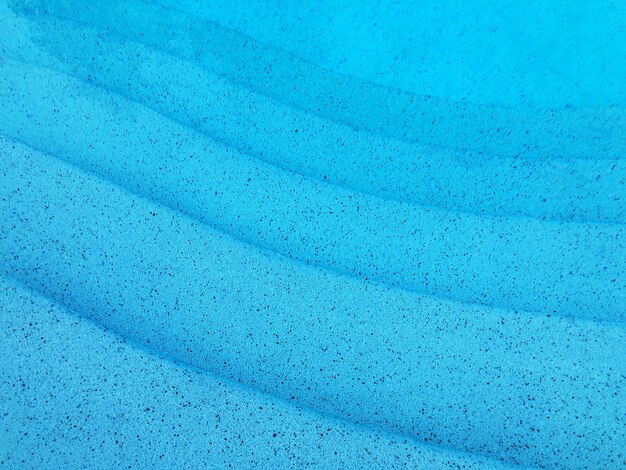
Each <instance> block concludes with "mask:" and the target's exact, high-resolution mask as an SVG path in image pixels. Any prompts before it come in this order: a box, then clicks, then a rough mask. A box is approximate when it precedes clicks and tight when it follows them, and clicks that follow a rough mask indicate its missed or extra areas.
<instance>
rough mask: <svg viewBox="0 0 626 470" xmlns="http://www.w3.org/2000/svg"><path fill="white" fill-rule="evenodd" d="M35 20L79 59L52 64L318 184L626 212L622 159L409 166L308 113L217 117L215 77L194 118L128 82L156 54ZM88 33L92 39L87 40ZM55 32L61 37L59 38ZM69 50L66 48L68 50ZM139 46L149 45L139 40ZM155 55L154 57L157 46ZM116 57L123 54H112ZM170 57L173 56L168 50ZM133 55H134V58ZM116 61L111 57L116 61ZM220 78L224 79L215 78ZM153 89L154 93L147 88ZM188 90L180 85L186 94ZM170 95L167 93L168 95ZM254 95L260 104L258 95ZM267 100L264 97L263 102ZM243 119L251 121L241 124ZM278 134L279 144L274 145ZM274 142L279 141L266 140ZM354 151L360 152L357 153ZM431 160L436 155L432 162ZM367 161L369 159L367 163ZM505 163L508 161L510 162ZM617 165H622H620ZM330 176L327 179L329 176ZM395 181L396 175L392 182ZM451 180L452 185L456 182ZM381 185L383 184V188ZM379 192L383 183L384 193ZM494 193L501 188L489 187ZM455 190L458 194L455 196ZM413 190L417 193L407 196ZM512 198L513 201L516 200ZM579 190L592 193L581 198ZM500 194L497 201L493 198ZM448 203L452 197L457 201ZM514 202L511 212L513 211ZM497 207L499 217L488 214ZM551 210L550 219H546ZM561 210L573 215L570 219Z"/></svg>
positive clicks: (484, 204) (482, 203)
mask: <svg viewBox="0 0 626 470" xmlns="http://www.w3.org/2000/svg"><path fill="white" fill-rule="evenodd" d="M59 22H61V23H59ZM63 23H69V24H70V25H72V26H69V27H64V25H63ZM39 26H40V27H41V28H42V34H43V37H45V41H43V43H42V45H43V46H44V47H45V48H46V49H52V48H53V45H52V44H51V43H56V44H57V47H60V48H61V49H60V50H58V51H52V53H53V54H54V55H55V56H56V57H59V58H60V60H65V61H66V62H67V59H64V58H65V57H68V56H71V57H73V59H72V60H71V64H72V65H69V64H68V66H67V67H63V66H59V65H58V64H49V65H48V67H49V68H51V69H53V70H55V71H60V72H62V73H69V74H70V75H72V76H74V77H75V78H77V79H79V80H81V81H83V82H86V83H88V84H89V85H92V86H99V87H102V88H104V89H106V90H107V91H110V92H115V94H117V95H120V96H122V97H123V98H125V99H127V100H131V101H135V102H137V103H139V104H141V105H143V106H146V107H148V108H150V109H152V110H154V111H156V112H158V113H160V114H162V115H164V116H166V117H167V118H168V119H170V120H173V121H175V122H178V123H179V124H181V125H183V126H185V127H188V128H191V129H193V130H196V131H199V132H201V133H203V134H204V135H207V136H208V137H209V138H211V139H212V140H215V141H218V142H220V143H222V144H224V145H227V146H232V147H234V148H236V149H237V150H240V151H242V152H245V153H247V154H248V155H250V156H251V157H254V158H258V159H260V160H263V161H265V162H266V163H269V164H271V165H274V166H277V167H279V168H281V169H283V170H287V171H292V172H295V173H299V174H302V175H305V176H307V177H311V178H314V179H317V180H319V181H324V182H327V183H334V184H336V185H338V186H340V187H344V188H349V189H352V190H354V191H357V192H360V193H363V194H369V195H372V196H375V197H380V198H382V199H386V200H391V201H394V200H395V201H404V202H410V203H415V204H419V205H420V206H422V207H436V208H442V209H448V210H454V211H455V212H461V213H467V214H474V215H482V216H485V215H487V216H494V217H497V216H501V217H516V216H522V217H529V216H530V217H533V218H536V219H538V220H559V221H560V220H567V221H573V222H583V223H589V222H596V223H611V222H619V219H621V218H622V212H623V208H621V205H620V204H619V200H620V188H621V187H623V185H624V179H623V178H622V179H621V180H620V177H619V174H620V173H624V172H625V171H626V170H624V171H622V170H620V168H619V165H620V162H619V161H616V160H607V161H602V160H575V161H573V162H568V163H567V164H566V163H564V162H562V161H558V160H557V161H554V160H549V161H539V160H523V159H497V160H495V161H494V160H492V159H488V160H485V161H482V162H480V161H478V162H474V163H471V164H468V162H467V161H465V162H463V161H458V157H457V156H455V155H451V156H450V155H445V156H443V155H438V154H437V153H436V151H435V154H434V155H433V154H431V155H428V158H422V157H419V158H418V159H417V160H416V161H415V162H413V163H410V165H409V166H410V168H409V167H406V166H402V163H401V162H402V160H398V156H401V155H404V154H407V155H408V154H410V153H413V154H415V155H419V154H420V153H422V152H421V149H419V148H409V149H405V148H404V147H403V144H400V143H397V144H392V143H388V142H377V143H376V144H374V145H372V143H363V142H364V139H365V137H364V136H362V137H360V138H359V137H358V134H354V135H351V134H349V133H348V134H344V135H342V134H341V130H342V129H341V128H340V129H339V131H340V133H339V134H338V135H339V137H338V136H337V135H335V134H334V133H328V130H327V129H329V126H328V122H329V121H327V122H326V125H325V124H324V122H323V121H322V122H320V123H317V122H313V126H314V127H311V126H310V123H308V124H307V123H306V122H302V116H298V119H294V120H293V122H290V123H289V124H290V125H288V124H287V123H285V124H284V125H282V124H279V125H274V124H269V125H266V124H265V122H266V121H267V122H276V119H274V118H278V119H280V113H281V110H280V109H276V110H274V109H272V113H274V114H278V116H271V118H270V119H266V118H265V117H264V116H262V115H259V117H258V118H257V119H256V120H255V119H254V118H249V116H250V115H251V114H253V113H240V114H237V112H235V113H234V114H233V115H232V116H231V115H230V114H231V113H227V112H224V114H223V115H220V111H219V103H214V102H211V100H212V99H213V100H215V99H219V98H220V96H221V94H222V93H223V94H224V95H228V102H229V103H230V102H231V101H235V102H236V100H237V99H238V98H236V97H235V96H233V95H234V94H235V93H236V92H237V91H238V90H232V89H228V88H226V89H223V88H221V86H223V85H220V83H219V82H214V81H209V82H205V81H202V82H198V83H196V85H195V86H197V87H198V88H199V89H202V90H210V89H211V87H217V89H216V90H215V92H212V93H213V95H214V96H204V97H203V103H205V104H206V103H211V106H210V107H209V108H206V107H204V108H202V109H207V112H206V113H205V112H203V111H202V110H199V111H196V116H194V115H193V113H194V111H192V109H195V107H194V106H195V105H193V106H192V103H190V105H189V106H185V104H184V103H183V104H181V103H180V102H178V101H177V98H176V96H177V95H178V94H179V93H178V92H177V90H172V89H171V87H170V89H168V87H164V86H163V85H162V84H160V83H158V82H156V83H155V82H154V81H151V82H150V81H149V83H148V84H146V83H145V82H141V84H140V86H135V85H132V84H133V82H134V80H139V79H142V80H146V75H145V73H144V74H143V77H142V76H141V67H142V61H147V63H149V64H150V67H151V68H153V67H154V63H155V61H156V59H155V58H154V57H153V56H145V55H144V56H142V55H141V54H140V52H139V51H137V50H136V49H135V50H129V51H128V53H127V54H128V56H127V57H126V56H125V55H124V54H126V53H125V52H121V51H124V50H125V49H126V48H128V46H127V45H126V44H121V43H114V44H112V45H111V47H110V48H106V49H103V48H104V47H105V46H104V44H105V43H106V42H107V40H106V39H105V38H103V37H102V35H101V34H98V33H97V32H93V29H92V28H90V27H88V26H82V27H79V25H77V24H75V23H73V22H72V21H69V20H58V21H53V22H52V24H48V22H47V21H46V20H44V19H40V22H39ZM79 28H82V34H79V33H77V30H78V29H79ZM85 35H88V36H87V38H85ZM90 35H93V36H90ZM55 36H56V37H57V38H58V40H57V39H55ZM86 40H87V41H89V44H86V43H85V41H86ZM59 43H60V44H59ZM93 43H95V44H96V46H95V47H96V49H95V50H93V51H92V50H91V48H93V47H94V46H93ZM73 44H80V45H81V47H80V49H78V50H77V49H75V48H73ZM67 45H69V46H67ZM64 46H65V49H64V48H63V47H64ZM67 47H69V50H66V49H67ZM138 47H144V46H139V45H138ZM148 50H149V49H148ZM83 51H84V52H83ZM154 53H157V54H158V52H156V51H154ZM119 54H122V56H121V57H120V58H119V59H115V57H116V56H117V55H119ZM79 55H84V56H85V58H84V59H83V61H85V60H86V61H87V62H86V64H87V65H86V68H85V67H82V66H81V65H80V63H79V61H80V59H79ZM164 55H165V56H166V57H170V56H169V54H167V53H165V54H164ZM131 56H132V60H130V59H131ZM95 57H102V58H103V59H102V60H103V61H105V63H104V64H103V65H102V66H100V65H96V64H98V61H99V60H100V59H97V60H96V59H95ZM87 59H89V60H87ZM111 60H112V61H113V63H110V61H111ZM116 60H117V61H116ZM174 60H176V59H174ZM38 62H39V61H38ZM126 64H134V65H132V66H131V67H130V68H129V74H130V75H129V77H128V79H124V77H120V80H119V81H117V82H116V79H115V78H113V76H114V74H113V73H111V70H112V69H115V70H120V65H121V69H122V70H123V68H124V67H127V65H126ZM35 65H37V66H39V65H41V64H39V63H38V64H35ZM168 65H169V67H165V71H170V70H172V69H175V68H176V65H177V64H168ZM81 67H82V68H81ZM103 67H104V68H103ZM193 67H195V66H193ZM67 69H69V70H67ZM198 70H201V69H197V70H185V71H184V73H183V72H181V74H180V78H179V81H178V82H176V83H177V85H178V86H183V87H184V86H185V83H186V82H189V81H190V80H192V83H193V76H194V75H196V73H201V72H198ZM145 72H146V73H149V74H151V75H154V76H156V77H158V78H157V80H170V81H172V80H173V79H175V78H176V76H174V77H172V76H171V75H167V76H164V75H166V74H164V73H155V72H154V70H152V69H147V70H146V71H145ZM148 80H150V79H148ZM215 80H219V79H217V78H215ZM187 86H188V85H187ZM160 88H163V94H161V93H156V92H154V91H153V90H158V89H160ZM147 90H151V91H150V92H148V91H147ZM182 93H183V92H182V91H181V93H180V94H181V96H182ZM165 96H166V97H167V98H163V97H165ZM193 96H195V95H193ZM257 96H258V95H257ZM180 99H182V100H189V99H191V100H193V99H194V98H189V97H187V98H183V97H181V98H180ZM245 99H247V97H246V98H245ZM252 99H253V100H254V98H252ZM159 100H164V101H159ZM264 104H265V103H261V105H264ZM216 105H217V109H216V110H214V111H213V110H212V108H213V107H215V106H216ZM237 106H241V107H242V108H243V107H244V106H246V102H245V100H241V103H238V104H237ZM257 106H258V104H257V103H255V102H254V101H251V102H249V103H247V107H248V108H250V107H257ZM198 108H199V109H200V102H198ZM170 109H174V111H170ZM209 113H210V114H209ZM246 119H247V120H248V121H246ZM240 120H241V122H242V123H245V125H243V126H240V123H239V121H240ZM221 121H223V123H222V122H221ZM246 126H249V127H250V128H254V129H256V130H257V132H255V133H254V134H253V135H251V134H250V133H247V132H245V133H241V132H239V131H238V128H239V127H246ZM263 126H265V127H263ZM299 127H300V128H302V127H304V129H303V131H304V132H303V133H304V134H305V135H304V136H303V137H302V138H298V139H293V135H294V132H293V128H296V129H297V128H299ZM309 127H311V128H309ZM313 128H314V129H315V130H314V131H313V133H312V132H311V129H313ZM346 129H347V128H346ZM320 131H321V132H320ZM257 133H258V134H262V137H260V138H257V137H256V135H257ZM281 136H282V138H281ZM277 137H278V138H279V140H278V142H279V144H276V143H274V142H276V138H277ZM336 139H340V140H341V144H340V145H334V141H335V140H336ZM250 142H252V143H250ZM270 142H272V143H273V144H271V145H270ZM326 142H330V145H334V148H333V152H339V153H337V154H336V155H335V154H334V153H333V155H332V157H331V156H330V154H329V153H328V151H327V147H328V145H327V143H326ZM346 143H347V145H346ZM389 144H390V145H391V148H390V145H389ZM348 147H349V148H351V149H352V148H354V151H347V150H345V149H347V148H348ZM373 149H375V150H373ZM428 151H432V150H426V152H428ZM299 155H303V156H304V155H306V158H303V159H302V161H301V162H298V158H299V157H298V156H299ZM356 155H359V157H358V158H356ZM374 155H376V157H374ZM370 156H371V157H370ZM311 157H312V158H311ZM381 157H382V158H381ZM432 157H434V161H433V158H432ZM370 158H371V161H370V160H368V159H370ZM364 159H365V160H364ZM455 159H456V160H457V161H455ZM388 160H389V161H388ZM422 160H424V161H422ZM439 160H440V161H439ZM507 160H508V162H507ZM397 161H400V163H401V166H399V167H398V168H397V169H392V171H391V173H385V172H386V171H387V170H386V169H388V168H395V167H397V166H398V164H397V163H396V162H397ZM504 162H507V163H506V164H504ZM407 163H408V159H407ZM600 165H602V166H600ZM616 166H618V168H617V169H616V168H615V167H616ZM357 168H358V170H357ZM355 170H356V171H355ZM394 172H395V173H394ZM511 173H513V174H514V175H515V174H516V173H517V174H519V176H518V177H519V178H520V180H519V182H516V181H515V178H513V180H512V179H511V178H509V176H508V175H510V174H511ZM327 174H329V175H330V177H327V176H326V175H327ZM322 175H324V176H322ZM405 175H406V176H405ZM504 175H507V176H506V177H505V176H504ZM590 175H595V177H593V178H592V177H591V176H590ZM373 176H375V178H374V179H373V180H371V181H369V178H371V177H373ZM521 178H523V181H522V179H521ZM364 179H365V180H368V182H367V183H365V184H363V180H364ZM396 180H398V181H397V182H396ZM390 181H392V182H394V184H392V185H391V187H392V188H396V187H403V188H406V190H407V191H412V192H413V193H409V192H407V193H406V194H407V196H405V197H408V199H404V198H403V197H402V196H401V194H402V193H399V194H396V193H392V194H391V195H387V194H381V191H385V188H387V187H388V186H389V185H388V183H389V182H390ZM453 181H454V183H452V182H453ZM470 181H471V182H472V183H471V184H470ZM383 182H386V183H387V184H386V185H384V184H383ZM459 182H460V183H459ZM516 183H517V184H516ZM459 184H460V185H461V186H460V187H458V188H456V187H453V188H451V185H459ZM533 186H536V189H532V188H533ZM485 187H486V188H485ZM574 187H576V190H577V193H576V194H574V193H572V194H571V195H569V197H568V192H572V191H573V189H572V188H574ZM374 188H378V191H376V190H375V189H374ZM450 189H452V191H450ZM493 191H495V194H494V193H492V192H493ZM451 193H452V196H450V194H451ZM598 193H602V194H604V195H605V197H604V198H602V200H603V201H606V202H604V203H603V204H605V205H607V207H602V208H598V207H595V208H594V207H590V208H587V207H585V205H586V203H585V200H589V201H590V202H592V203H596V201H598V198H594V197H592V195H593V194H598ZM411 194H415V195H416V196H415V197H411ZM513 194H514V195H515V197H512V195H513ZM581 194H585V195H587V196H585V197H581ZM433 195H436V196H434V197H435V198H441V197H443V198H446V199H445V201H438V200H435V201H433V200H432V198H433ZM494 196H495V198H494ZM413 199H416V200H413ZM496 200H498V201H500V202H497V203H496V202H495V201H496ZM448 201H452V204H450V203H449V202H448ZM459 203H460V204H459ZM611 204H612V206H611ZM474 206H476V207H480V208H481V209H480V211H478V210H476V209H474ZM504 207H506V213H498V211H504V210H505V209H504ZM511 207H513V208H516V209H515V212H514V213H511ZM494 210H495V213H490V212H493V211H494ZM520 211H521V213H520ZM544 211H547V212H544ZM620 211H621V212H620ZM546 213H547V214H548V217H546ZM594 213H595V214H596V217H591V214H594ZM559 214H561V217H560V218H559V217H557V215H559ZM565 214H568V215H569V217H568V216H565Z"/></svg>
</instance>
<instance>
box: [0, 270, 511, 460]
mask: <svg viewBox="0 0 626 470" xmlns="http://www.w3.org/2000/svg"><path fill="white" fill-rule="evenodd" d="M9 289H10V290H13V291H14V293H13V298H12V299H11V302H12V303H20V304H21V305H28V309H29V310H30V309H36V308H38V307H39V304H40V303H41V304H43V303H45V304H46V305H45V306H44V307H45V309H46V318H47V316H48V315H49V312H50V310H49V306H52V307H53V308H56V309H58V310H59V311H60V312H62V314H63V315H64V316H67V317H68V318H69V319H73V320H72V324H71V325H63V326H65V329H66V331H67V333H66V335H67V336H68V337H67V338H65V339H66V341H64V342H65V343H72V341H74V340H76V339H77V338H76V337H75V333H76V331H75V330H76V328H71V327H73V326H74V322H75V321H80V322H84V325H86V326H87V327H92V328H95V329H97V330H98V331H100V332H104V333H105V334H106V336H107V338H110V339H111V340H112V341H115V342H119V344H121V345H122V347H124V346H125V347H128V348H129V349H131V350H132V351H136V352H137V353H138V354H143V353H145V354H148V355H150V356H152V357H154V358H156V359H158V360H160V361H166V362H167V363H168V364H169V365H171V366H173V367H176V368H179V369H181V370H184V371H187V372H192V373H195V374H198V375H201V376H202V377H205V378H207V379H208V381H209V383H213V384H219V385H220V386H224V387H227V388H229V389H232V390H236V391H240V392H241V393H242V394H243V397H240V398H244V399H248V400H249V399H250V398H251V397H254V398H257V399H258V400H256V401H259V403H257V404H256V405H255V406H254V409H255V410H256V409H257V406H258V404H262V405H265V406H266V407H267V406H268V405H269V406H270V407H272V406H275V404H278V405H279V406H281V407H282V408H284V409H285V410H286V411H287V412H288V413H289V414H297V413H301V412H303V413H305V414H307V415H310V416H314V417H317V418H319V419H320V420H323V421H324V422H325V423H326V424H330V425H331V426H332V427H333V428H334V427H337V426H339V427H343V428H344V429H345V430H346V431H347V432H349V433H355V432H358V433H362V434H365V435H368V436H372V435H374V436H377V437H379V438H380V437H382V438H383V439H386V440H387V441H391V442H393V441H398V442H403V445H410V446H414V448H417V449H419V451H420V452H423V453H432V454H435V456H437V455H438V454H439V455H440V454H445V458H446V459H449V458H452V459H455V460H459V461H462V463H463V464H465V465H467V464H472V463H477V464H482V465H489V466H490V468H492V467H493V466H495V467H496V468H509V467H508V466H506V465H505V464H504V463H502V462H496V461H494V460H488V459H487V458H486V457H484V456H480V455H477V454H470V453H466V452H462V451H460V450H458V449H454V448H449V447H444V446H438V445H435V444H431V443H425V442H422V441H419V440H417V439H415V438H414V436H411V435H408V434H401V433H391V432H389V431H386V430H384V429H379V428H376V427H371V426H367V425H366V424H360V423H356V422H353V421H349V420H346V419H345V418H343V417H341V416H334V415H330V414H325V413H322V412H321V411H320V410H317V409H315V408H311V407H308V406H305V405H300V404H295V403H293V401H292V400H286V399H285V398H283V397H280V396H277V395H273V394H271V393H267V392H264V391H263V390H261V389H258V388H255V387H251V386H249V385H247V384H244V383H241V382H236V381H233V380H231V379H230V378H228V377H227V376H224V375H219V374H214V373H212V372H211V371H209V370H205V369H202V368H199V367H197V366H195V365H193V364H190V363H185V362H181V361H179V360H177V359H176V358H175V357H172V356H168V355H166V354H164V353H163V352H162V351H159V350H158V349H155V348H154V347H152V346H149V345H147V344H146V343H143V342H138V341H137V340H136V339H134V338H131V337H128V336H124V335H122V334H120V333H118V332H116V331H113V330H111V329H110V328H107V327H106V326H105V325H103V324H101V323H98V322H97V321H95V320H93V319H92V318H90V317H86V316H84V315H81V314H80V312H76V311H74V310H73V309H71V308H69V307H68V306H67V305H64V304H61V303H59V302H58V301H57V300H56V299H54V298H53V297H50V296H49V295H47V293H46V292H42V291H39V290H37V289H34V288H32V287H29V286H28V285H26V284H24V283H22V282H21V281H19V280H17V279H14V278H12V277H9V276H6V275H0V320H1V319H2V315H1V313H6V311H5V312H2V307H6V306H3V302H2V300H3V299H2V297H3V296H4V295H7V293H6V290H9ZM2 290H5V292H2ZM8 295H11V293H9V294H8ZM25 296H28V297H29V299H24V297H25ZM30 296H33V299H34V301H32V300H31V299H30ZM15 297H17V302H16V301H15ZM11 310H12V304H10V305H9V306H8V311H9V312H10V313H15V314H16V315H15V316H16V317H18V318H19V317H20V315H21V316H22V318H19V320H18V321H21V320H23V321H24V322H26V323H30V325H29V326H31V327H32V326H33V325H32V320H33V319H34V318H33V313H34V312H31V311H28V312H27V313H24V309H23V308H21V309H16V311H15V312H12V311H11ZM11 317H12V318H11V320H12V321H13V320H14V318H13V315H11ZM35 318H36V320H37V322H40V321H41V320H42V318H41V316H36V317H35ZM54 320H55V324H57V325H58V323H56V322H57V321H58V317H56V318H54ZM44 323H45V322H44ZM47 326H51V325H50V324H48V325H47ZM68 327H69V328H68ZM78 327H79V329H81V328H82V329H84V328H83V327H82V326H81V325H78ZM69 330H72V331H71V334H70V332H69ZM22 331H24V330H23V329H22ZM25 334H26V335H29V333H25ZM32 336H34V335H32ZM1 344H2V342H0V345H1ZM20 346H22V347H24V345H20ZM0 349H1V348H0ZM105 349H106V350H107V351H108V350H110V347H107V348H105ZM13 352H15V351H14V350H13ZM30 359H32V360H36V359H35V358H33V357H30ZM132 362H134V361H132ZM166 401H167V400H166ZM239 403H241V402H239ZM311 426H312V425H311ZM325 428H326V426H325ZM352 437H354V436H352ZM344 444H346V443H344ZM339 445H341V444H339ZM430 463H431V464H433V463H434V462H430ZM449 465H450V462H447V465H446V464H445V463H444V467H445V468H449ZM437 468H439V467H437ZM480 468H482V467H480Z"/></svg>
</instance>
